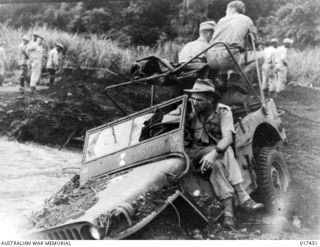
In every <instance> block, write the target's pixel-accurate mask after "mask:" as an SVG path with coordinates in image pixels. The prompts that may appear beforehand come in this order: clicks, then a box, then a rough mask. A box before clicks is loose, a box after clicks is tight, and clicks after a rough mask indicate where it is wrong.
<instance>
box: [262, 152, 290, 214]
mask: <svg viewBox="0 0 320 247" xmlns="http://www.w3.org/2000/svg"><path fill="white" fill-rule="evenodd" d="M256 174H257V183H258V193H259V197H260V198H261V201H262V202H263V203H264V204H265V206H266V207H267V208H269V209H271V208H273V207H274V206H275V205H277V202H278V201H279V197H280V196H281V194H282V193H283V192H285V191H286V190H287V187H288V185H289V172H288V168H287V165H286V162H285V160H284V158H283V156H282V155H281V153H280V152H278V151H277V150H275V149H274V148H273V147H264V148H262V149H261V150H260V151H259V153H258V155H257V167H256Z"/></svg>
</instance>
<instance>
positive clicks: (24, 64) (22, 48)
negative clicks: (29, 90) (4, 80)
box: [18, 35, 30, 92]
mask: <svg viewBox="0 0 320 247" xmlns="http://www.w3.org/2000/svg"><path fill="white" fill-rule="evenodd" d="M29 41H30V40H29V38H28V37H27V36H26V35H24V36H23V37H22V43H20V44H19V46H18V65H19V70H20V73H19V74H20V75H19V81H20V91H22V92H23V90H24V86H25V85H24V83H25V82H27V81H28V55H27V54H26V48H27V46H28V44H29Z"/></svg>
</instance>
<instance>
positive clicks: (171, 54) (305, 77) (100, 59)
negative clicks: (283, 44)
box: [0, 25, 320, 86]
mask: <svg viewBox="0 0 320 247" xmlns="http://www.w3.org/2000/svg"><path fill="white" fill-rule="evenodd" d="M34 32H39V33H41V34H42V35H43V36H44V39H45V42H44V45H45V48H46V50H47V51H48V50H49V48H50V47H52V46H53V45H54V44H55V43H56V42H58V41H59V42H61V43H63V44H64V46H65V50H66V58H65V64H64V65H65V66H71V67H82V66H84V67H102V68H109V69H112V70H113V71H115V72H118V73H121V74H127V73H129V71H130V67H131V65H132V63H133V62H134V61H135V60H137V59H139V58H142V57H146V56H150V55H157V56H160V57H163V58H167V59H168V60H169V61H176V60H177V54H178V51H179V50H180V49H181V46H180V45H177V44H176V43H174V42H164V43H159V44H158V45H157V46H155V47H145V46H138V47H129V48H121V44H119V42H117V41H111V40H104V39H100V38H99V37H97V36H96V35H91V36H90V38H89V39H88V38H86V37H84V36H81V35H76V34H70V33H66V32H62V31H59V30H56V29H49V28H47V27H41V28H31V29H29V30H23V29H12V28H9V27H7V26H5V25H0V38H1V39H2V40H4V41H5V42H6V43H7V47H6V54H7V62H6V66H7V68H8V70H15V69H16V68H17V47H18V45H19V43H20V42H21V38H22V36H23V35H28V36H29V37H30V38H31V37H32V34H33V33H34ZM44 62H45V59H44ZM289 68H290V80H291V81H293V82H297V83H298V84H301V85H305V86H310V85H313V86H319V85H320V82H319V79H318V78H320V48H307V49H305V50H304V51H299V50H292V51H291V52H290V54H289Z"/></svg>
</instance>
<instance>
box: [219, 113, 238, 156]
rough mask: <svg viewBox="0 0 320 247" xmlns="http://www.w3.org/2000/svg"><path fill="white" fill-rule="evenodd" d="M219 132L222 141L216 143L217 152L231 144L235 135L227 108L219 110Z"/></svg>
mask: <svg viewBox="0 0 320 247" xmlns="http://www.w3.org/2000/svg"><path fill="white" fill-rule="evenodd" d="M220 111H221V113H220V114H221V132H222V139H221V140H220V141H219V142H218V144H217V148H218V150H219V149H220V150H222V151H224V150H226V149H227V148H228V147H229V146H230V145H231V144H232V142H233V135H234V133H235V128H234V123H233V116H232V112H231V110H230V109H228V108H222V109H221V110H220Z"/></svg>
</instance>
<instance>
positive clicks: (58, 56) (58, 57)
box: [47, 43, 64, 86]
mask: <svg viewBox="0 0 320 247" xmlns="http://www.w3.org/2000/svg"><path fill="white" fill-rule="evenodd" d="M63 48H64V46H63V45H62V44H61V43H56V45H55V47H53V48H52V49H51V50H50V51H49V52H48V61H47V70H48V72H49V85H50V86H52V85H53V83H54V78H55V74H56V71H57V69H59V68H60V66H61V63H62V51H63Z"/></svg>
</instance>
